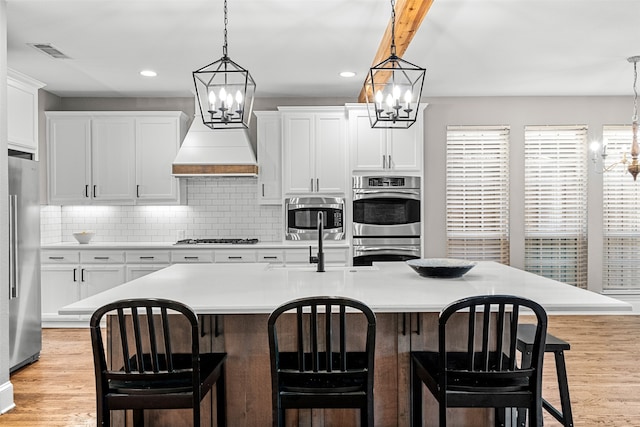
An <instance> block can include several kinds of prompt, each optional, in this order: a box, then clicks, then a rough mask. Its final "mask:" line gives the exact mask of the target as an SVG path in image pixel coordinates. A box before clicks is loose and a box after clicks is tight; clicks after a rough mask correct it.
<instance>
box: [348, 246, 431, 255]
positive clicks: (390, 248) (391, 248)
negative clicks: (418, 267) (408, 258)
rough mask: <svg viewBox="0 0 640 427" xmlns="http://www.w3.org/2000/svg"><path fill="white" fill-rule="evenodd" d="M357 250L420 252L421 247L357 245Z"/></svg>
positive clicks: (355, 249)
mask: <svg viewBox="0 0 640 427" xmlns="http://www.w3.org/2000/svg"><path fill="white" fill-rule="evenodd" d="M353 251H354V253H355V252H389V251H398V252H411V253H415V252H420V248H416V247H412V246H382V247H376V246H367V247H356V248H354V249H353Z"/></svg>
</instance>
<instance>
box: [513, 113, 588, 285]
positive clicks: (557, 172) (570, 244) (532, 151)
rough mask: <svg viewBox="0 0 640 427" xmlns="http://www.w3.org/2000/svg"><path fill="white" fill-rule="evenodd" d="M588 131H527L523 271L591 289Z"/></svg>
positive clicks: (545, 128)
mask: <svg viewBox="0 0 640 427" xmlns="http://www.w3.org/2000/svg"><path fill="white" fill-rule="evenodd" d="M587 155H588V150H587V128H586V126H527V127H525V190H524V191H525V269H526V270H527V271H530V272H532V273H536V274H539V275H541V276H545V277H549V278H551V279H555V280H558V281H560V282H565V283H569V284H572V285H575V286H579V287H581V288H586V287H587V209H586V206H587V162H588V157H587Z"/></svg>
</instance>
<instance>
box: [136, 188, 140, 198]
mask: <svg viewBox="0 0 640 427" xmlns="http://www.w3.org/2000/svg"><path fill="white" fill-rule="evenodd" d="M136 197H137V198H140V186H139V185H136Z"/></svg>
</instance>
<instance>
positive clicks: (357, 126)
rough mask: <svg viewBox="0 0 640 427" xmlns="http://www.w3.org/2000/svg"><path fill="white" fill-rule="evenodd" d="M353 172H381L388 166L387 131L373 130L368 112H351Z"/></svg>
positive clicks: (350, 132) (350, 128)
mask: <svg viewBox="0 0 640 427" xmlns="http://www.w3.org/2000/svg"><path fill="white" fill-rule="evenodd" d="M349 135H350V138H351V143H350V145H351V159H352V160H351V166H352V169H353V170H360V171H370V170H381V169H383V168H384V167H385V166H386V157H385V156H386V154H387V151H386V130H385V129H373V128H372V127H371V122H370V121H369V116H368V115H367V112H366V110H364V111H359V110H356V111H350V112H349Z"/></svg>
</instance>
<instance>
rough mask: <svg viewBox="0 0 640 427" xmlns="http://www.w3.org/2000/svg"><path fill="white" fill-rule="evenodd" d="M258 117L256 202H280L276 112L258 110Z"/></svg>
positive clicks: (280, 154)
mask: <svg viewBox="0 0 640 427" xmlns="http://www.w3.org/2000/svg"><path fill="white" fill-rule="evenodd" d="M256 117H258V123H257V131H258V202H259V203H260V204H263V205H280V204H282V137H281V134H282V132H281V116H280V113H278V112H275V111H274V112H271V111H269V112H267V111H260V112H257V113H256Z"/></svg>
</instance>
